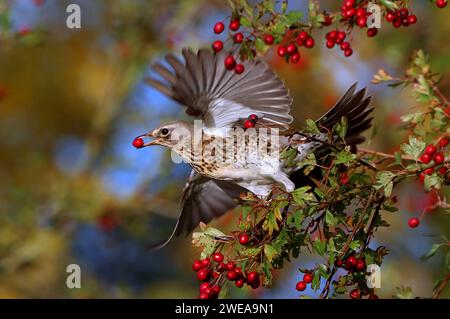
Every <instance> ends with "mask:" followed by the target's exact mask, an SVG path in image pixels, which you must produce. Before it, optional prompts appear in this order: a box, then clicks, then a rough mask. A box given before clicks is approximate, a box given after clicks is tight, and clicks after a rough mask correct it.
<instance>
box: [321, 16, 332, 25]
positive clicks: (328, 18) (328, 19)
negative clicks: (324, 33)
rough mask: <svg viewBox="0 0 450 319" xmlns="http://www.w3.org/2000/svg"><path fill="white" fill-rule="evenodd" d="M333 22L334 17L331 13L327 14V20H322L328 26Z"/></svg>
mask: <svg viewBox="0 0 450 319" xmlns="http://www.w3.org/2000/svg"><path fill="white" fill-rule="evenodd" d="M331 23H333V18H332V17H330V15H328V14H327V15H325V20H324V21H323V22H322V24H323V25H325V26H327V25H330V24H331Z"/></svg>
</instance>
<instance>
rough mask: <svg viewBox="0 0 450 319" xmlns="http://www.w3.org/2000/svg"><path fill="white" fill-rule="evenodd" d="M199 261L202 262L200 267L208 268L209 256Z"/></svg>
mask: <svg viewBox="0 0 450 319" xmlns="http://www.w3.org/2000/svg"><path fill="white" fill-rule="evenodd" d="M200 263H201V264H202V267H204V268H208V267H209V265H210V261H209V258H205V259H202V260H200Z"/></svg>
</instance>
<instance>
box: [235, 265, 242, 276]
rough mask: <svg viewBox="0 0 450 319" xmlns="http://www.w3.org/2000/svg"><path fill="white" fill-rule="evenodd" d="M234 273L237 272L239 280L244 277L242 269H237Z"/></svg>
mask: <svg viewBox="0 0 450 319" xmlns="http://www.w3.org/2000/svg"><path fill="white" fill-rule="evenodd" d="M234 271H235V272H236V275H237V278H241V277H243V273H242V269H241V268H240V267H236V268H235V269H234Z"/></svg>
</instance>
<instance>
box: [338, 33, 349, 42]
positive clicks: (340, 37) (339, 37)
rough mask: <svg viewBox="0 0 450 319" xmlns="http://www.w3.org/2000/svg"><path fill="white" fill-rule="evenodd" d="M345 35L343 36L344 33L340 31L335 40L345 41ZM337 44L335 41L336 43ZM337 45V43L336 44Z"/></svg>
mask: <svg viewBox="0 0 450 319" xmlns="http://www.w3.org/2000/svg"><path fill="white" fill-rule="evenodd" d="M346 36H347V35H346V34H345V32H344V31H341V32H338V34H337V40H339V41H341V42H342V41H344V40H345V37H346ZM336 42H337V41H336ZM338 43H339V42H338Z"/></svg>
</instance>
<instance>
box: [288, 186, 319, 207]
mask: <svg viewBox="0 0 450 319" xmlns="http://www.w3.org/2000/svg"><path fill="white" fill-rule="evenodd" d="M310 189H311V187H310V186H303V187H300V188H297V189H295V190H294V191H293V192H292V197H293V198H294V201H295V203H296V204H297V205H299V206H300V207H304V206H306V202H308V201H312V200H314V199H315V197H314V194H313V193H311V192H309V190H310Z"/></svg>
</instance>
